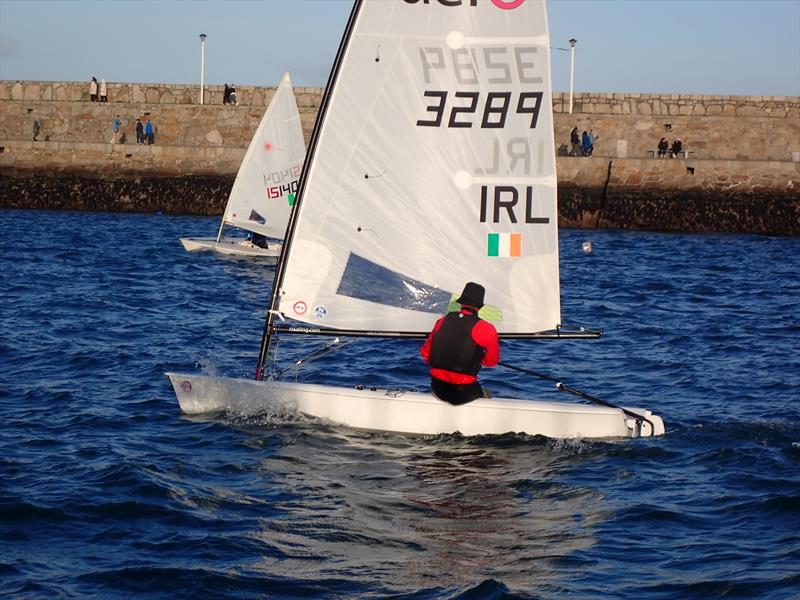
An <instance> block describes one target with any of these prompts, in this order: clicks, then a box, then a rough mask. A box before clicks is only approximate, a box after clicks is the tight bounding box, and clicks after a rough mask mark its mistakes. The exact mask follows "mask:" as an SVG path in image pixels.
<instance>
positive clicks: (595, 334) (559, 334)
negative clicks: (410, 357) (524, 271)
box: [272, 325, 603, 340]
mask: <svg viewBox="0 0 800 600" xmlns="http://www.w3.org/2000/svg"><path fill="white" fill-rule="evenodd" d="M272 332H273V333H298V334H304V335H329V336H337V337H372V338H411V339H425V338H426V337H428V333H430V332H428V331H367V330H363V329H323V328H318V327H303V326H291V325H275V326H273V328H272ZM602 335H603V332H602V331H591V330H579V331H567V330H562V329H557V330H555V331H540V332H536V333H500V334H499V336H500V339H503V340H583V339H596V338H599V337H601V336H602Z"/></svg>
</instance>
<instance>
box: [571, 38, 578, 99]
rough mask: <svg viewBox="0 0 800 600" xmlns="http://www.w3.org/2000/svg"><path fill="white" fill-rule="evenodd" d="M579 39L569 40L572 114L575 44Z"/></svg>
mask: <svg viewBox="0 0 800 600" xmlns="http://www.w3.org/2000/svg"><path fill="white" fill-rule="evenodd" d="M577 43H578V40H576V39H575V38H571V39H570V40H569V45H570V50H569V114H572V85H573V83H574V81H575V44H577Z"/></svg>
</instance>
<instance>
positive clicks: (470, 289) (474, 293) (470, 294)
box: [456, 281, 486, 308]
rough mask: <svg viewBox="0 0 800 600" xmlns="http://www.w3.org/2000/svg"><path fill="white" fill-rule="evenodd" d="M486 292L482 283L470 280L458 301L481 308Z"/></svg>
mask: <svg viewBox="0 0 800 600" xmlns="http://www.w3.org/2000/svg"><path fill="white" fill-rule="evenodd" d="M485 292H486V290H484V289H483V286H482V285H480V284H478V283H474V282H472V281H470V282H469V283H467V285H465V286H464V291H463V292H461V296H459V298H458V300H456V302H458V303H459V304H462V305H466V306H474V307H475V308H480V307H482V306H483V295H484V293H485Z"/></svg>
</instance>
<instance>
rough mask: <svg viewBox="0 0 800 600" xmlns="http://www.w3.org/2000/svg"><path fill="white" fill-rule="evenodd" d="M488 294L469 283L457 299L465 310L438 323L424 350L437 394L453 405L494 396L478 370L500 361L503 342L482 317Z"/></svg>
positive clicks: (422, 349) (477, 285) (422, 353)
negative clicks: (481, 378)
mask: <svg viewBox="0 0 800 600" xmlns="http://www.w3.org/2000/svg"><path fill="white" fill-rule="evenodd" d="M484 293H485V290H484V288H483V286H482V285H479V284H477V283H474V282H472V281H470V282H469V283H467V284H466V285H465V286H464V291H463V292H461V296H459V298H458V299H457V300H456V302H458V303H459V304H461V310H460V311H458V312H451V313H448V314H447V315H445V316H444V317H442V318H441V319H439V320H438V321H436V325H434V327H433V330H432V331H431V333H430V334H429V335H428V338H427V339H426V340H425V343H424V344H423V346H422V348H421V349H420V354H421V355H422V358H423V360H424V361H425V362H426V363H427V364H428V365H430V367H431V369H430V375H431V391H432V392H433V395H434V396H436V397H437V398H439V399H440V400H444V401H445V402H449V403H450V404H453V405H459V404H466V403H467V402H472V401H473V400H475V399H476V398H481V397H483V398H490V397H491V394H489V391H488V390H485V389H484V388H483V387H481V384H480V383H478V371H480V369H481V366H484V367H493V366H495V365H496V364H497V362H498V361H499V360H500V340H499V337H498V335H497V330H496V329H495V328H494V326H493V325H492V324H491V323H489V322H487V321H484V320H483V319H481V318H480V317H479V316H478V311H479V310H480V309H481V307H482V306H483V298H484Z"/></svg>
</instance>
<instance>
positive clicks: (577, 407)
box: [167, 373, 664, 438]
mask: <svg viewBox="0 0 800 600" xmlns="http://www.w3.org/2000/svg"><path fill="white" fill-rule="evenodd" d="M167 377H169V379H170V381H171V382H172V387H173V388H174V390H175V394H176V395H177V397H178V403H179V404H180V408H181V410H182V411H183V412H184V413H188V414H202V413H209V412H218V411H231V412H236V413H240V414H256V413H259V412H265V411H274V410H290V411H295V412H298V413H301V414H304V415H308V416H311V417H316V418H320V419H327V420H330V421H332V422H335V423H341V424H343V425H347V426H349V427H354V428H358V429H368V430H376V431H391V432H397V433H411V434H448V433H455V432H459V433H461V434H462V435H486V434H503V433H508V432H514V433H526V434H529V435H537V434H539V435H544V436H547V437H551V438H615V437H648V436H652V435H663V434H664V422H663V420H662V419H661V417H658V416H656V415H653V414H651V413H650V411H648V410H644V409H640V408H628V409H627V410H630V411H631V412H635V413H637V414H641V415H642V416H644V417H646V418H648V419H649V420H650V421H651V422H652V423H653V424H654V425H655V432H653V431H652V428H651V426H650V424H648V423H647V422H644V423H643V424H642V426H641V431H640V428H639V426H638V425H637V421H636V420H635V419H632V418H629V417H626V416H625V415H624V413H623V412H622V411H621V410H620V409H617V408H607V407H604V406H594V405H587V404H569V403H566V402H564V403H562V402H540V401H536V400H519V399H504V398H492V399H479V400H475V401H473V402H470V403H469V404H465V405H462V406H451V405H450V404H447V403H446V402H442V401H441V400H438V399H436V398H434V397H433V396H432V395H431V394H424V393H419V392H407V391H396V390H385V389H356V388H343V387H333V386H326V385H316V384H309V383H293V382H284V381H256V380H250V379H232V378H226V377H208V376H204V375H187V374H182V373H167ZM626 408H627V407H626Z"/></svg>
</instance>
